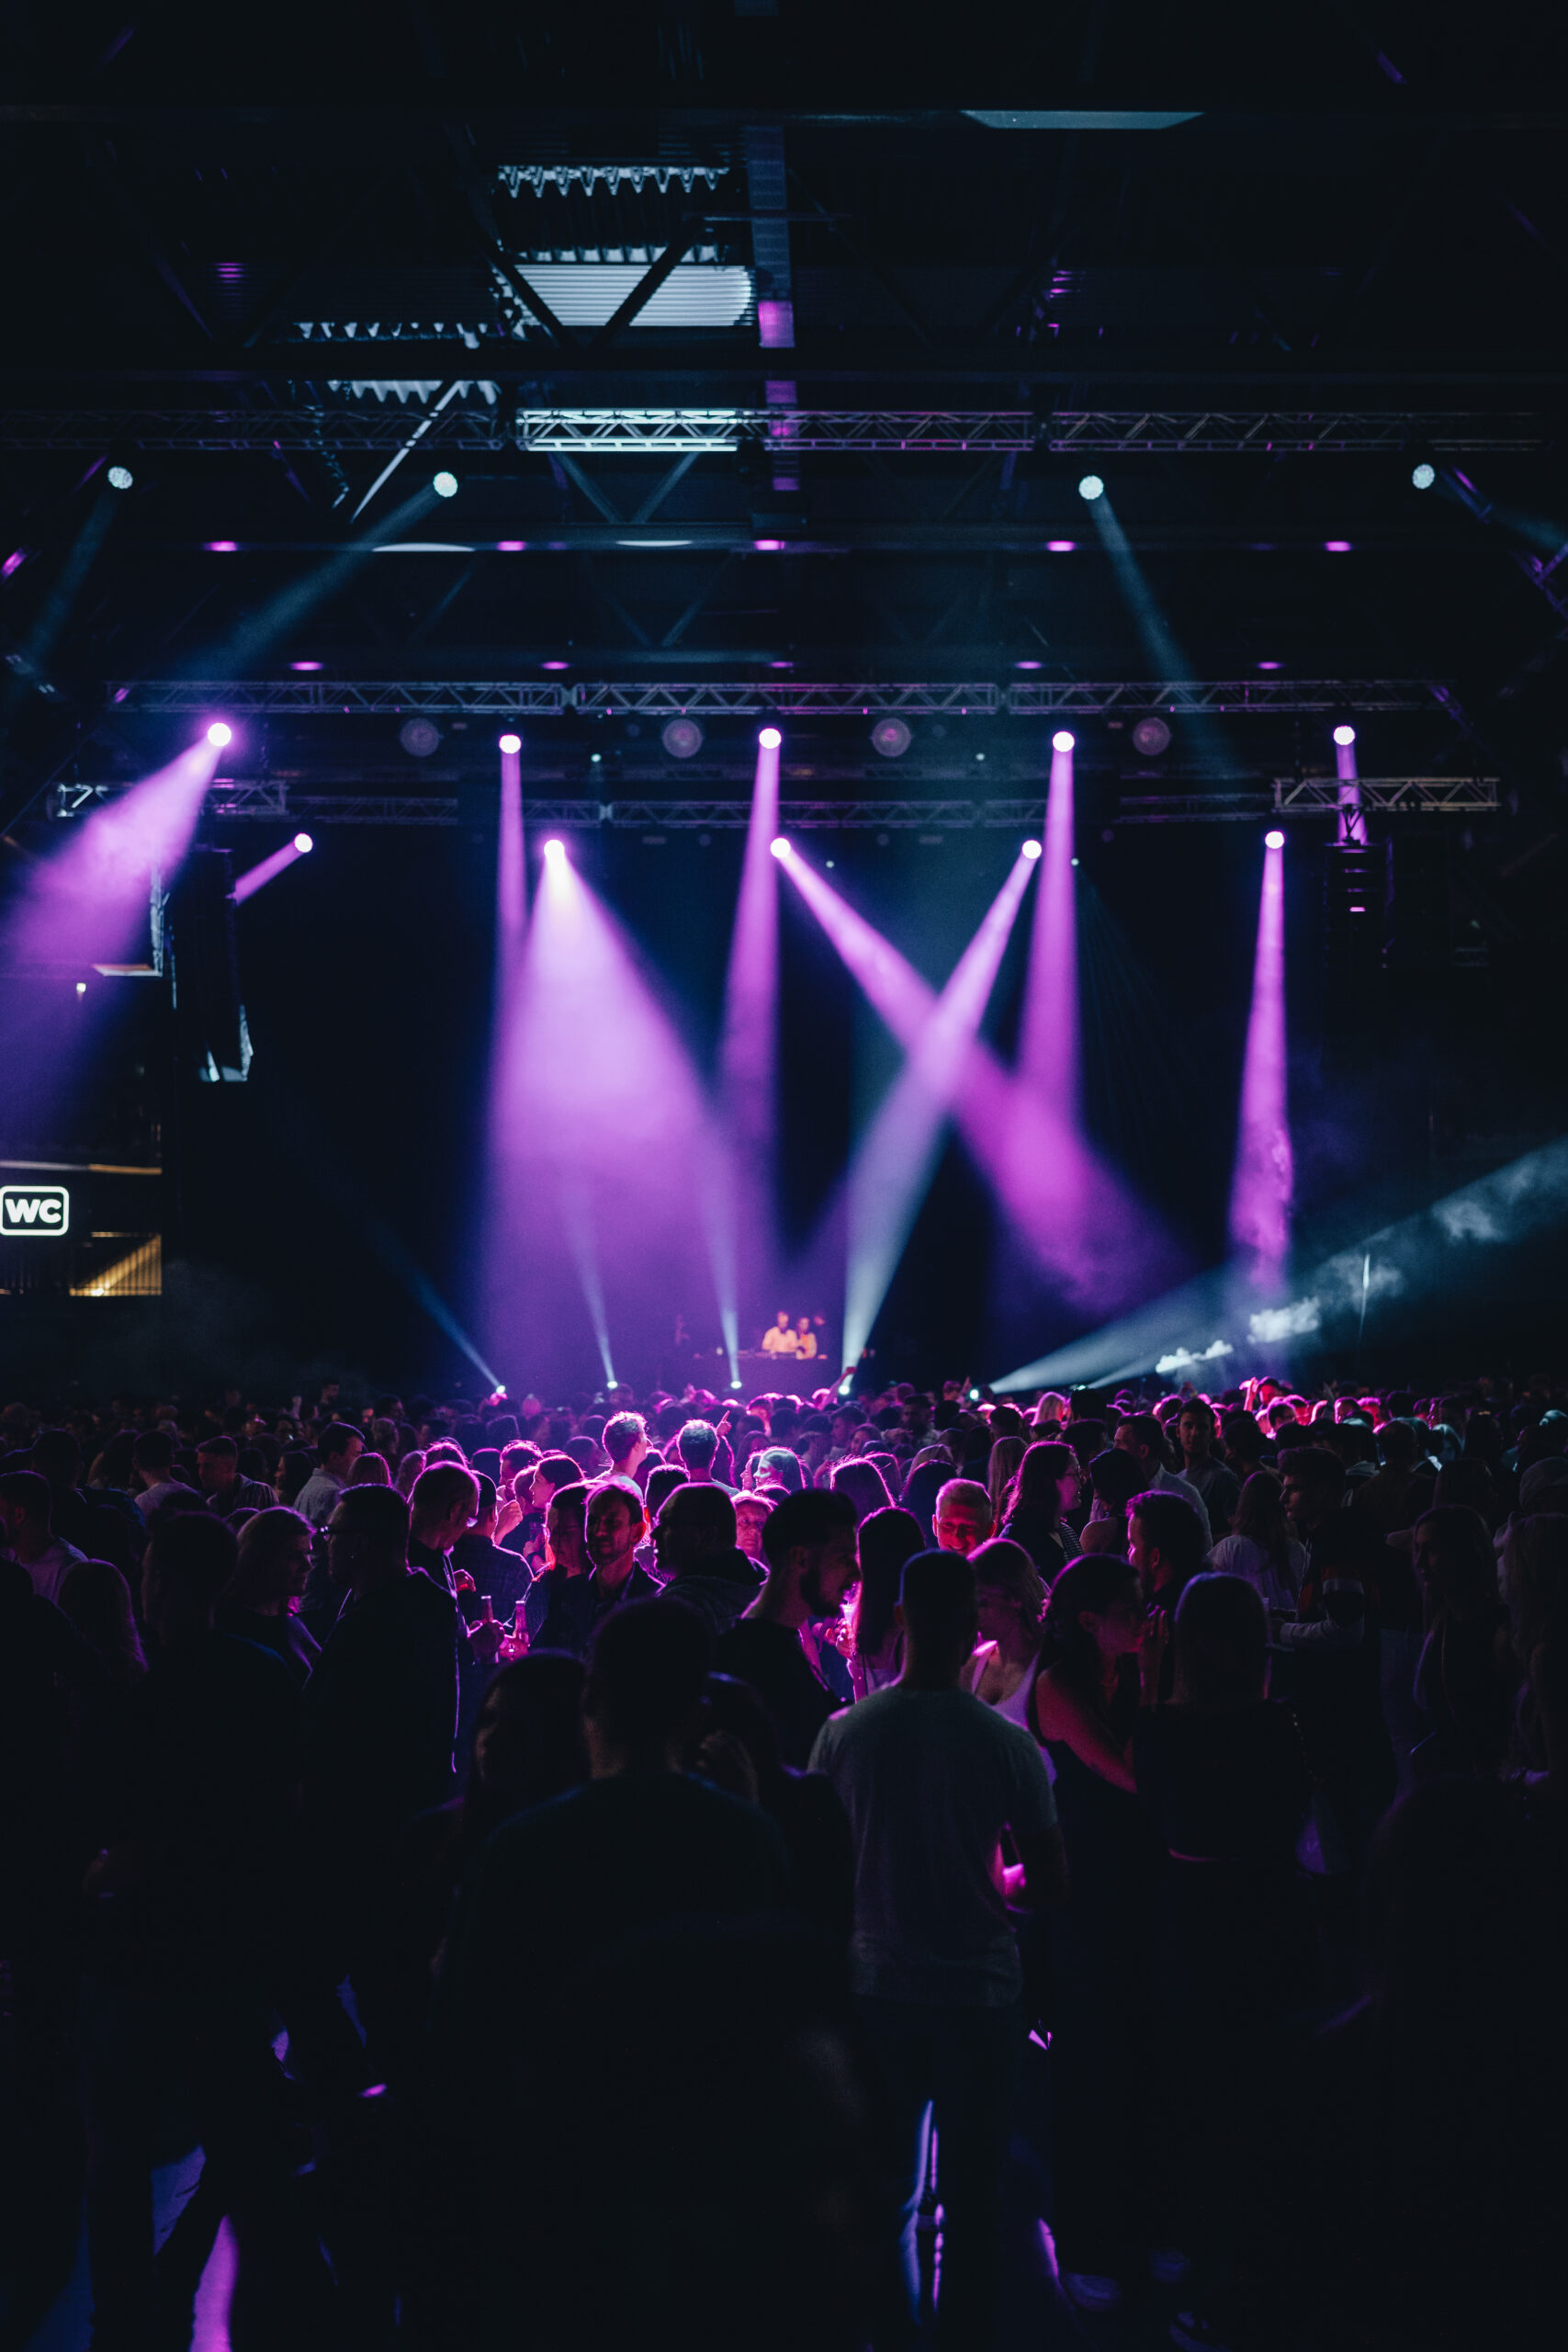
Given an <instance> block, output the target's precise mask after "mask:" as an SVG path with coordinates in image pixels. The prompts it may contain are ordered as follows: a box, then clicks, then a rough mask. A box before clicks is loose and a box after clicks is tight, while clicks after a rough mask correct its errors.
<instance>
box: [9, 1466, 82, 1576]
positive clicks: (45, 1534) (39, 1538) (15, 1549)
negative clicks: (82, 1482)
mask: <svg viewBox="0 0 1568 2352" xmlns="http://www.w3.org/2000/svg"><path fill="white" fill-rule="evenodd" d="M52 1499H53V1498H52V1497H51V1493H50V1486H49V1480H48V1479H47V1478H42V1477H40V1476H39V1474H38V1472H37V1471H36V1470H8V1471H6V1474H5V1476H3V1477H0V1534H4V1536H5V1538H6V1542H7V1543H8V1544H9V1545H10V1547H11V1550H12V1553H13V1555H15V1557H16V1558H17V1559H18V1560H19V1561H20V1562H21V1564H22V1566H23V1567H24V1568H26V1570H27V1572H28V1576H29V1577H31V1578H32V1582H33V1590H34V1591H35V1592H36V1593H37V1594H38V1595H39V1598H40V1599H41V1600H54V1601H58V1600H59V1598H60V1588H61V1585H62V1583H63V1581H64V1578H65V1572H66V1570H67V1569H68V1568H73V1567H75V1566H76V1565H77V1563H78V1562H79V1561H81V1560H85V1558H86V1556H87V1555H86V1554H85V1552H79V1551H78V1550H77V1549H76V1546H75V1544H67V1543H66V1542H65V1540H64V1538H63V1537H62V1536H58V1535H56V1534H55V1533H54V1532H53V1530H52V1528H51V1525H50V1512H51V1502H52Z"/></svg>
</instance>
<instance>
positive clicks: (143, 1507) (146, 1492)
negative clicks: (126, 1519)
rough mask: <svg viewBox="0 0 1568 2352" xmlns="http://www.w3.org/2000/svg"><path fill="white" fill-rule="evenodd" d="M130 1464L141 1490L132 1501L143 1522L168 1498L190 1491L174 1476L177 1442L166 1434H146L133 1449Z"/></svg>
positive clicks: (164, 1431) (163, 1431) (153, 1432)
mask: <svg viewBox="0 0 1568 2352" xmlns="http://www.w3.org/2000/svg"><path fill="white" fill-rule="evenodd" d="M130 1461H131V1467H132V1468H133V1470H134V1471H135V1473H136V1476H137V1479H138V1482H139V1485H140V1488H141V1491H140V1493H138V1494H137V1495H135V1496H133V1498H132V1500H133V1501H134V1502H135V1505H136V1508H137V1510H139V1511H140V1513H141V1518H142V1520H143V1521H147V1520H150V1519H151V1518H152V1514H153V1512H154V1511H155V1510H157V1508H158V1505H159V1504H160V1503H161V1502H162V1501H163V1500H164V1498H165V1497H166V1496H168V1495H175V1494H179V1493H181V1492H182V1491H184V1492H188V1491H189V1489H188V1487H187V1486H186V1481H185V1480H184V1479H183V1478H176V1477H175V1475H174V1469H175V1442H174V1439H173V1438H172V1437H171V1436H170V1435H169V1433H168V1431H167V1430H143V1431H142V1433H141V1436H140V1437H139V1438H138V1439H137V1441H136V1443H135V1444H134V1445H133V1446H132V1447H131V1449H130Z"/></svg>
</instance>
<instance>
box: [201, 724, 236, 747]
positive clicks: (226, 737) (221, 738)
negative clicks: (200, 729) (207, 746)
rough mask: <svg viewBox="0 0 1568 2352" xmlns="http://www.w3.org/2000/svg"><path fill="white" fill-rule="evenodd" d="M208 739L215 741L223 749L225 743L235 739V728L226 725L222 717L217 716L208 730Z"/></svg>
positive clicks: (210, 741)
mask: <svg viewBox="0 0 1568 2352" xmlns="http://www.w3.org/2000/svg"><path fill="white" fill-rule="evenodd" d="M207 740H208V741H209V743H215V744H216V745H217V747H218V749H219V750H220V751H221V750H222V749H223V746H224V744H225V743H231V742H232V741H233V740H234V730H233V729H232V728H231V727H229V726H226V725H225V723H224V721H223V720H222V719H221V718H215V719H214V720H213V722H212V724H211V726H210V727H209V729H208V730H207Z"/></svg>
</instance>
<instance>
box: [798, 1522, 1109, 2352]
mask: <svg viewBox="0 0 1568 2352" xmlns="http://www.w3.org/2000/svg"><path fill="white" fill-rule="evenodd" d="M897 1622H898V1623H899V1625H900V1627H901V1628H902V1631H903V1635H904V1645H905V1646H904V1666H903V1670H902V1672H901V1673H900V1675H899V1677H898V1679H897V1682H896V1683H894V1684H893V1685H892V1686H891V1687H890V1688H889V1689H887V1690H885V1691H874V1692H873V1693H872V1695H871V1697H870V1698H868V1699H863V1700H862V1701H861V1702H860V1704H859V1705H858V1706H854V1707H849V1708H846V1709H845V1710H844V1711H843V1713H840V1714H837V1715H834V1716H833V1717H832V1718H831V1719H830V1720H829V1722H828V1723H826V1724H824V1725H823V1728H822V1730H821V1732H820V1733H819V1734H818V1738H817V1743H816V1747H815V1748H814V1749H813V1751H812V1757H811V1767H812V1770H813V1771H817V1772H821V1773H823V1774H825V1775H826V1777H827V1779H828V1781H829V1783H830V1784H831V1786H832V1787H833V1789H834V1790H835V1792H837V1794H838V1796H839V1799H840V1803H841V1804H843V1807H844V1810H845V1811H846V1813H847V1814H848V1815H849V1816H850V1827H851V1831H852V1836H853V1838H854V1846H855V1910H854V1931H853V1934H852V1939H851V1943H850V1961H851V1969H852V1981H853V1985H854V1990H855V1994H856V1997H857V2002H858V2005H859V2007H860V2011H861V2015H862V2018H863V2020H864V2023H865V2026H866V2028H867V2031H868V2033H869V2035H870V2038H871V2041H872V2044H873V2046H874V2050H875V2052H876V2054H877V2057H878V2060H879V2062H880V2064H881V2068H882V2073H883V2078H884V2082H885V2085H886V2090H887V2094H888V2098H889V2103H890V2109H891V2116H892V2120H893V2123H894V2129H895V2132H896V2135H897V2137H896V2142H895V2144H896V2147H897V2159H896V2161H897V2167H898V2170H897V2182H896V2185H897V2195H898V2199H899V2201H900V2204H901V2207H902V2211H903V2216H904V2252H905V2267H906V2276H907V2278H908V2286H909V2291H910V2302H911V2307H912V2306H913V2303H914V2301H915V2298H916V2296H917V2294H918V2292H919V2267H918V2264H917V2261H916V2255H915V2218H916V2215H917V2213H918V2211H919V2198H920V2191H921V2188H922V2185H923V2175H924V2169H925V2166H924V2157H925V2140H924V2127H925V2118H926V2114H927V2110H928V2109H934V2120H935V2124H936V2130H937V2133H938V2138H939V2143H940V2146H941V2151H942V2154H941V2159H940V2161H941V2167H942V2191H941V2193H942V2208H943V2212H944V2216H945V2226H944V2231H943V2237H942V2291H941V2298H940V2301H939V2304H938V2310H937V2340H938V2342H939V2343H941V2344H944V2345H950V2346H953V2347H955V2352H956V2347H963V2352H970V2347H974V2352H984V2347H985V2346H987V2345H989V2344H990V2342H991V2340H992V2335H993V2329H994V2323H995V2313H996V2298H997V2282H998V2271H999V2268H1000V2264H999V2260H998V2244H997V2216H998V2207H999V2205H1000V2201H1001V2199H1000V2186H1001V2177H1002V2168H1003V2165H1004V2163H1005V2160H1006V2155H1007V2149H1008V2141H1009V2134H1010V2129H1011V2120H1012V2118H1011V2087H1012V2081H1013V2076H1014V2074H1015V2070H1016V2067H1017V2064H1018V2061H1019V2057H1020V2055H1021V2046H1022V2041H1023V2034H1024V2015H1023V2007H1022V1999H1021V1996H1022V1991H1023V1973H1022V1969H1021V1965H1020V1962H1019V1956H1018V1943H1017V1939H1016V1938H1015V1936H1014V1934H1013V1930H1012V1925H1011V1921H1010V1917H1009V1914H1008V1897H1009V1896H1010V1895H1014V1894H1018V1895H1021V1896H1023V1897H1024V1899H1026V1900H1027V1902H1028V1903H1029V1904H1030V1905H1032V1906H1040V1905H1045V1904H1048V1903H1056V1902H1060V1901H1061V1899H1062V1896H1063V1894H1064V1893H1065V1892H1066V1862H1065V1860H1064V1856H1063V1850H1062V1839H1061V1832H1060V1830H1059V1829H1058V1828H1057V1826H1056V1809H1055V1801H1054V1799H1053V1796H1052V1792H1051V1783H1050V1781H1049V1780H1048V1778H1047V1777H1046V1772H1045V1767H1044V1764H1043V1759H1042V1758H1041V1754H1040V1749H1039V1747H1038V1746H1037V1744H1036V1742H1035V1741H1034V1739H1033V1738H1032V1736H1031V1735H1030V1733H1029V1732H1027V1731H1025V1730H1024V1729H1023V1728H1022V1726H1021V1724H1014V1723H1010V1722H1009V1721H1008V1720H1007V1719H1006V1718H1005V1717H1004V1716H1003V1715H1001V1714H1000V1713H998V1711H997V1710H996V1709H995V1708H992V1707H987V1706H986V1705H985V1704H984V1702H982V1701H981V1700H978V1699H976V1698H975V1697H973V1696H972V1695H971V1694H970V1692H968V1691H964V1689H963V1688H962V1687H961V1685H960V1680H959V1677H960V1675H961V1673H962V1671H963V1668H964V1665H965V1663H966V1662H967V1660H968V1659H969V1657H970V1656H971V1654H972V1652H973V1650H974V1647H975V1642H976V1634H977V1631H978V1617H977V1612H976V1590H975V1575H974V1570H973V1569H972V1568H971V1567H970V1566H969V1564H968V1562H967V1561H966V1560H965V1559H964V1558H963V1557H961V1556H960V1555H958V1554H957V1553H956V1552H955V1551H954V1550H953V1548H952V1547H946V1548H943V1549H942V1550H938V1551H934V1552H919V1553H917V1554H916V1555H915V1556H914V1557H913V1558H912V1559H911V1560H908V1561H907V1562H906V1564H905V1566H904V1572H903V1578H902V1583H901V1587H900V1593H899V1600H898V1607H897ZM1004 1831H1006V1832H1007V1833H1008V1834H1009V1835H1010V1838H1011V1840H1012V1845H1013V1848H1014V1849H1015V1851H1016V1852H1017V1854H1018V1856H1019V1861H1018V1863H1017V1864H1016V1865H1014V1866H1013V1867H1012V1868H1011V1869H1010V1870H1009V1871H1007V1873H1006V1874H1005V1879H1004V1881H1003V1883H1002V1884H998V1879H997V1876H996V1874H995V1865H996V1857H997V1851H998V1841H999V1840H1000V1838H1001V1837H1002V1834H1003V1832H1004ZM1004 1887H1005V1892H1004ZM1067 2154H1070V2152H1066V2154H1064V2161H1066V2160H1067Z"/></svg>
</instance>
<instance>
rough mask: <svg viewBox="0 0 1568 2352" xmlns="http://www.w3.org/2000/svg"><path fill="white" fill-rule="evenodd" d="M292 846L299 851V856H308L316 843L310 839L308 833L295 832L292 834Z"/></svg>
mask: <svg viewBox="0 0 1568 2352" xmlns="http://www.w3.org/2000/svg"><path fill="white" fill-rule="evenodd" d="M294 846H295V848H296V849H297V850H298V851H299V854H300V856H301V857H309V856H310V852H311V851H312V850H313V849H314V848H315V846H316V844H315V842H313V841H312V840H311V839H310V834H309V833H296V834H295V836H294Z"/></svg>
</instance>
